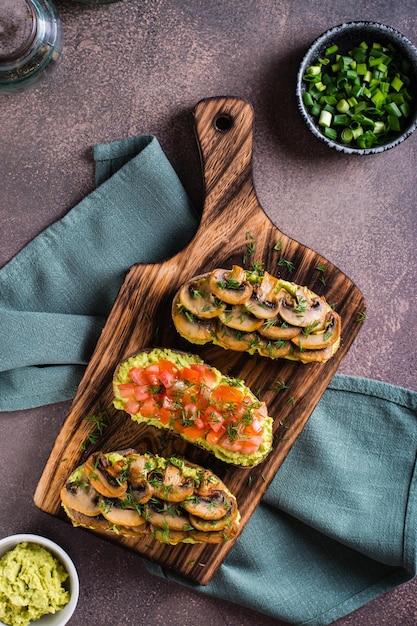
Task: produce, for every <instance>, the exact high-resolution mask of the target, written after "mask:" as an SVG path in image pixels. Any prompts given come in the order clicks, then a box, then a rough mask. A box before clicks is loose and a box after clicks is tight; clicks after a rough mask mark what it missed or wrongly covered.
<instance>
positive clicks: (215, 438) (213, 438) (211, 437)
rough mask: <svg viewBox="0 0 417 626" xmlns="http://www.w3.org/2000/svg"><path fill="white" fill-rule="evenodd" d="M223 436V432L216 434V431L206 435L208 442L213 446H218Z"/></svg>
mask: <svg viewBox="0 0 417 626" xmlns="http://www.w3.org/2000/svg"><path fill="white" fill-rule="evenodd" d="M222 436H223V432H222V431H221V432H218V433H216V432H215V431H214V430H210V431H209V432H208V433H207V435H206V441H207V443H209V444H210V445H211V446H217V445H218V443H219V441H220V439H221V438H222Z"/></svg>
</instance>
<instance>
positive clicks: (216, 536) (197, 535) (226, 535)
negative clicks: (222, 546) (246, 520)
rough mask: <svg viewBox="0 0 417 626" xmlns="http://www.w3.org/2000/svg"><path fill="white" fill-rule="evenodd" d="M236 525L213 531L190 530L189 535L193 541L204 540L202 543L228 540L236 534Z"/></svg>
mask: <svg viewBox="0 0 417 626" xmlns="http://www.w3.org/2000/svg"><path fill="white" fill-rule="evenodd" d="M237 531H238V527H237V526H233V527H232V528H230V529H228V530H226V529H224V530H219V531H213V532H208V533H205V532H202V531H199V530H196V531H192V532H190V533H189V534H190V537H192V538H193V540H194V541H195V542H199V541H201V542H204V543H225V542H226V541H230V539H233V537H235V536H236V535H237Z"/></svg>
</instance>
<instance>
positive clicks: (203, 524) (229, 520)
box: [190, 507, 239, 533]
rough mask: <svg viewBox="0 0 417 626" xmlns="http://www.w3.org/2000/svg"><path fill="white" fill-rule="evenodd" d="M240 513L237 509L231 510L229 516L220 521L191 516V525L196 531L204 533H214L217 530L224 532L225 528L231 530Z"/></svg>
mask: <svg viewBox="0 0 417 626" xmlns="http://www.w3.org/2000/svg"><path fill="white" fill-rule="evenodd" d="M238 515H239V513H238V510H237V507H234V508H232V509H230V512H229V514H227V515H225V516H224V517H221V518H220V519H215V520H213V519H203V518H201V517H199V516H198V515H193V514H190V523H191V525H192V526H194V528H195V529H196V530H201V531H202V532H205V533H207V532H214V531H216V530H224V529H225V528H226V529H227V528H231V526H232V525H233V522H234V521H235V520H236V519H237V517H238Z"/></svg>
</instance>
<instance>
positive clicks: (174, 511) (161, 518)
mask: <svg viewBox="0 0 417 626" xmlns="http://www.w3.org/2000/svg"><path fill="white" fill-rule="evenodd" d="M144 515H145V517H146V519H147V520H148V522H149V523H150V524H152V526H157V527H158V528H164V529H168V528H169V530H188V529H189V528H190V519H189V516H188V515H184V511H183V510H182V509H181V507H180V506H179V504H177V503H176V502H163V501H162V500H157V499H156V498H155V499H153V498H152V500H150V501H149V502H148V503H147V504H146V505H145V513H144Z"/></svg>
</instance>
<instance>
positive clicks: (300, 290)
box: [278, 286, 329, 330]
mask: <svg viewBox="0 0 417 626" xmlns="http://www.w3.org/2000/svg"><path fill="white" fill-rule="evenodd" d="M278 300H279V315H280V316H281V317H282V319H283V320H284V321H285V322H287V323H288V324H291V325H292V326H301V327H306V326H311V325H312V324H315V325H316V330H319V329H320V328H321V327H323V325H324V320H325V316H326V313H327V312H328V310H329V305H328V304H327V302H326V300H325V299H324V298H320V297H319V296H316V295H315V294H313V292H312V291H310V290H309V289H308V288H307V287H299V286H297V287H296V289H295V293H294V295H292V294H291V293H290V292H289V291H288V290H287V289H285V288H282V289H281V290H280V291H279V293H278ZM320 324H321V325H322V326H320Z"/></svg>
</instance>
